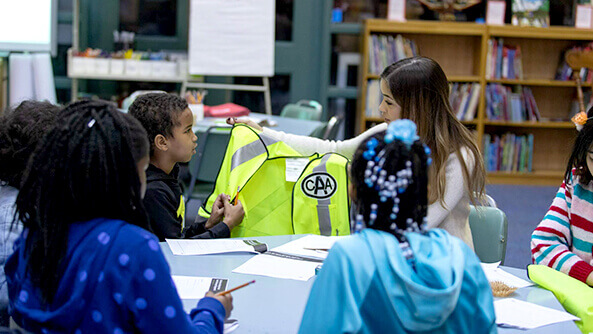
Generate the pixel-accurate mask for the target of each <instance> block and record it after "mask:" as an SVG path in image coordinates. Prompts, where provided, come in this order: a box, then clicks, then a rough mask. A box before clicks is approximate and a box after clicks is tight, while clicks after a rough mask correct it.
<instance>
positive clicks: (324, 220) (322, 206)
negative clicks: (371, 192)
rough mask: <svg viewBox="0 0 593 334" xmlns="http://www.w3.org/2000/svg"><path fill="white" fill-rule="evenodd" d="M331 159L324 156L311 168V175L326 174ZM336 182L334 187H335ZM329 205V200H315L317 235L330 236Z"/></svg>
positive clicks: (328, 156)
mask: <svg viewBox="0 0 593 334" xmlns="http://www.w3.org/2000/svg"><path fill="white" fill-rule="evenodd" d="M330 157H331V154H326V155H325V156H323V158H321V162H320V163H319V165H317V166H316V167H314V168H313V173H315V172H321V173H327V166H326V165H327V161H328V160H329V158H330ZM337 184H338V183H337V182H336V186H337ZM330 204H331V200H330V199H329V198H326V199H318V200H317V219H318V220H319V234H321V235H331V234H332V220H331V217H330V215H329V205H330Z"/></svg>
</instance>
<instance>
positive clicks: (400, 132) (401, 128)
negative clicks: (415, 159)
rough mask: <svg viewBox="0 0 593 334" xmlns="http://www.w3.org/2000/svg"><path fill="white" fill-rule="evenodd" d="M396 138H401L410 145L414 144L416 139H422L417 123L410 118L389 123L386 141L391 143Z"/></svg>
mask: <svg viewBox="0 0 593 334" xmlns="http://www.w3.org/2000/svg"><path fill="white" fill-rule="evenodd" d="M394 139H399V140H400V141H402V142H403V143H404V144H406V146H408V147H410V146H412V144H414V142H415V141H416V140H418V139H420V137H418V135H417V134H416V124H414V122H412V121H411V120H409V119H398V120H396V121H393V122H391V123H389V126H388V127H387V134H386V135H385V142H386V143H388V144H389V143H390V142H392V141H393V140H394ZM388 140H389V141H388Z"/></svg>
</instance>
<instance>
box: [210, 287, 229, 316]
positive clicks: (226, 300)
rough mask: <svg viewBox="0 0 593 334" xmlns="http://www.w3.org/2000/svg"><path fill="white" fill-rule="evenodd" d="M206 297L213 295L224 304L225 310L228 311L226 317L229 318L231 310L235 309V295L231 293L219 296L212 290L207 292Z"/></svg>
mask: <svg viewBox="0 0 593 334" xmlns="http://www.w3.org/2000/svg"><path fill="white" fill-rule="evenodd" d="M206 297H212V298H214V299H216V300H218V301H219V302H220V303H221V304H222V306H224V310H225V311H226V315H225V317H224V318H225V319H228V318H229V316H230V315H231V311H232V310H233V296H231V294H230V293H229V294H226V295H224V296H218V295H216V294H215V293H214V292H212V291H208V292H206Z"/></svg>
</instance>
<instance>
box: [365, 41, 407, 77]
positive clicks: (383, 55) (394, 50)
mask: <svg viewBox="0 0 593 334" xmlns="http://www.w3.org/2000/svg"><path fill="white" fill-rule="evenodd" d="M417 55H419V53H418V47H417V46H416V43H415V42H414V41H413V40H409V39H407V38H404V37H402V35H397V36H396V37H393V36H392V35H371V38H369V72H370V73H374V74H380V73H381V71H383V69H384V68H385V67H387V66H389V65H391V64H393V63H395V62H396V61H398V60H401V59H404V58H409V57H414V56H417Z"/></svg>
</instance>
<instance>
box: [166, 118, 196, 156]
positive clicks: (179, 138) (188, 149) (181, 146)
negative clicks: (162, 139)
mask: <svg viewBox="0 0 593 334" xmlns="http://www.w3.org/2000/svg"><path fill="white" fill-rule="evenodd" d="M177 121H178V124H179V125H176V126H174V127H173V137H172V138H167V141H168V144H169V153H170V154H171V157H172V159H173V160H174V161H176V162H188V161H190V160H191V157H192V156H193V155H194V154H195V153H196V147H197V146H198V145H197V144H196V141H197V140H198V137H197V136H196V134H195V133H194V132H193V131H192V127H193V125H194V116H193V114H192V112H191V110H189V108H185V110H184V111H183V113H181V115H180V116H179V118H178V119H177Z"/></svg>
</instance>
